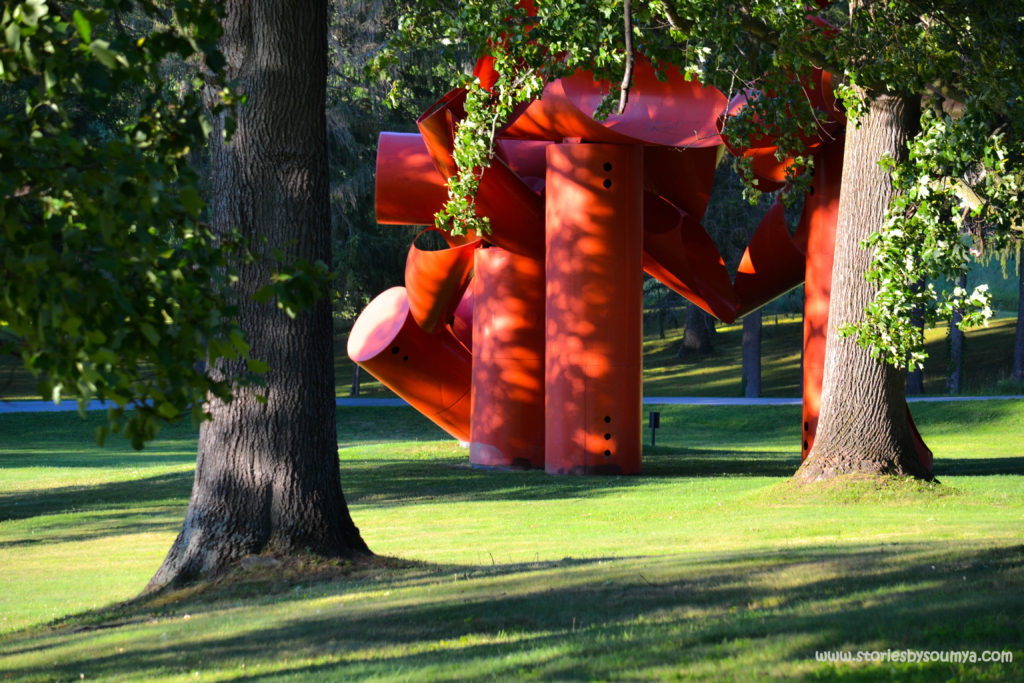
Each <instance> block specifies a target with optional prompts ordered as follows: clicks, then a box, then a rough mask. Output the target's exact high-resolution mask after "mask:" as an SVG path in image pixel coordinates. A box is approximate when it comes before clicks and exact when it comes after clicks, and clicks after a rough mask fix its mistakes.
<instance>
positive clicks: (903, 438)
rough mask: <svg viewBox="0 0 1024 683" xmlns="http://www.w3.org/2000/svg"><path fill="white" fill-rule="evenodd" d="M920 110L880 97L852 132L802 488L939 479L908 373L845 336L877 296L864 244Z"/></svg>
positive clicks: (800, 476)
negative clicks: (925, 463)
mask: <svg viewBox="0 0 1024 683" xmlns="http://www.w3.org/2000/svg"><path fill="white" fill-rule="evenodd" d="M919 106H920V105H919V102H918V101H917V100H913V99H907V98H903V97H899V96H894V95H881V96H877V97H874V98H873V99H871V100H870V109H869V111H868V112H867V113H866V114H865V116H864V118H863V120H862V121H861V124H860V127H854V126H852V125H851V126H850V127H849V128H848V130H847V137H846V156H845V158H844V161H843V185H842V194H841V196H840V200H839V221H838V225H837V233H836V247H835V265H834V267H833V272H832V298H831V302H830V304H829V322H828V338H827V341H826V352H825V374H824V380H823V385H822V396H821V413H820V416H819V420H818V430H817V434H816V436H815V440H814V446H813V447H812V448H811V452H810V453H809V454H808V456H807V459H806V460H805V461H804V463H803V465H801V466H800V469H799V470H798V471H797V473H796V475H795V478H796V479H797V480H798V481H803V482H812V481H818V480H823V479H829V478H832V477H835V476H838V475H841V474H850V473H863V474H871V475H897V474H909V475H913V476H915V477H920V478H922V479H932V475H931V474H930V473H929V472H927V471H926V470H925V469H924V468H923V467H921V465H920V464H919V463H918V461H917V455H916V453H915V450H914V441H913V438H912V436H911V431H910V426H909V423H908V421H907V413H906V407H905V385H906V373H905V372H902V371H900V370H897V369H896V368H895V367H893V366H891V365H889V364H885V363H881V362H879V361H876V360H874V359H872V358H871V356H870V355H869V354H868V352H867V351H866V350H864V349H862V348H861V347H860V346H858V345H857V344H856V342H855V341H854V340H853V339H851V338H846V337H842V336H840V334H839V332H838V328H839V326H841V325H842V324H843V323H846V322H853V321H856V320H859V319H861V318H862V317H863V315H864V308H865V306H866V305H867V304H868V302H869V301H870V300H871V299H872V297H873V295H874V287H873V286H872V285H871V284H870V283H868V282H867V281H866V280H865V279H864V273H865V271H866V270H867V267H868V265H869V263H870V260H871V253H870V252H869V251H867V250H864V249H861V247H860V243H861V240H863V239H864V238H865V237H867V236H868V235H869V234H870V233H871V232H872V231H873V230H875V229H877V228H878V227H879V226H880V225H881V224H882V218H883V215H884V213H885V210H886V207H887V206H888V205H889V202H890V200H891V199H892V197H893V193H894V190H893V187H892V184H891V182H890V180H889V176H888V174H887V173H886V172H885V171H884V170H883V169H881V168H880V167H879V166H878V160H879V159H880V158H881V156H882V155H883V154H884V153H886V152H888V153H890V154H892V155H893V156H894V157H897V158H903V157H904V156H905V153H906V143H907V141H908V139H909V138H910V137H911V135H912V134H913V133H914V132H915V131H916V129H917V125H918V122H919V119H920V109H919Z"/></svg>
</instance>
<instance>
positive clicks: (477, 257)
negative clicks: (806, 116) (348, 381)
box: [348, 57, 931, 474]
mask: <svg viewBox="0 0 1024 683" xmlns="http://www.w3.org/2000/svg"><path fill="white" fill-rule="evenodd" d="M476 73H477V75H478V76H480V78H481V81H482V82H483V83H484V84H485V85H486V84H487V82H488V81H489V80H490V79H492V78H493V75H492V74H493V72H492V67H491V64H490V62H489V60H488V59H487V58H484V59H482V60H480V62H479V63H478V65H477V70H476ZM830 80H831V77H830V75H829V74H828V73H827V72H823V71H820V70H817V71H815V72H814V73H813V74H812V77H811V83H810V84H809V87H807V88H806V89H805V90H806V92H807V94H808V98H809V99H810V100H811V102H812V104H813V105H814V106H815V107H816V108H817V109H818V111H819V113H820V116H821V120H822V121H823V124H822V130H821V134H820V135H819V137H818V138H816V139H813V140H807V141H806V143H807V152H808V153H810V154H813V155H814V160H815V163H814V177H813V179H812V183H811V188H810V190H809V191H808V193H807V197H806V201H805V204H804V208H803V214H802V215H801V217H800V222H799V226H798V228H797V230H796V232H795V234H793V235H791V234H790V232H789V229H788V227H787V225H786V221H785V217H784V214H783V208H782V205H781V204H776V205H774V206H773V207H772V208H771V209H770V210H769V211H768V213H767V214H766V215H765V216H764V218H763V220H762V221H761V223H760V225H759V227H758V229H757V231H756V232H755V234H754V236H753V237H752V239H751V241H750V244H749V246H748V247H747V250H746V253H745V254H744V255H743V259H742V262H741V264H740V266H739V269H738V272H737V273H736V274H735V276H733V277H730V274H729V272H728V271H727V270H726V267H725V264H724V261H723V259H722V257H721V255H720V254H719V252H718V249H717V247H716V246H715V244H714V242H713V241H712V239H711V237H710V236H709V235H708V233H707V232H706V231H705V230H704V228H703V226H702V225H701V223H700V221H701V219H702V218H703V215H704V211H705V209H706V207H707V203H708V199H709V197H710V194H711V184H712V179H713V176H714V169H715V166H716V164H717V163H718V159H719V156H720V154H721V153H722V151H723V148H724V149H727V150H728V151H729V152H731V153H733V154H737V155H743V156H746V157H749V158H751V160H752V162H753V168H754V173H755V177H756V178H757V182H758V187H759V189H761V190H762V191H765V192H768V191H772V190H775V189H778V188H779V187H781V186H782V185H783V183H784V181H785V179H786V172H787V169H788V168H789V167H790V166H791V165H792V160H791V159H784V160H782V161H779V160H777V159H776V158H775V152H776V146H775V145H774V143H773V141H772V139H771V137H770V136H769V135H764V136H763V137H761V138H759V139H757V140H752V141H750V142H749V144H747V145H745V146H744V145H738V144H736V143H735V141H731V140H728V139H725V138H723V136H722V135H721V125H722V120H723V116H724V115H727V114H728V113H730V112H735V111H737V110H738V108H740V107H742V106H743V105H744V102H745V100H744V99H743V97H738V98H735V99H734V100H733V101H732V102H728V101H727V100H726V97H725V96H724V95H722V93H721V92H719V91H718V90H716V89H714V88H710V87H703V86H700V85H699V84H697V83H696V82H692V81H687V80H685V79H684V78H683V77H682V76H681V75H680V74H679V73H678V72H675V73H672V72H670V73H669V74H668V78H667V79H666V80H664V81H662V80H659V79H658V78H657V77H656V75H655V71H654V69H653V68H652V66H651V65H650V64H649V63H647V62H645V61H644V60H643V59H642V58H639V57H638V58H637V61H636V65H635V78H634V82H633V85H632V88H631V90H630V97H629V103H628V106H627V107H626V109H625V111H624V112H623V113H621V114H619V115H613V116H610V117H608V118H607V119H606V120H604V121H596V120H594V117H593V112H594V110H595V108H596V107H597V105H598V104H599V103H600V102H601V100H602V99H603V98H604V96H605V94H606V93H607V92H608V87H607V84H603V83H599V82H596V81H595V80H594V77H593V76H592V75H591V74H589V73H585V72H579V73H576V74H575V75H573V76H571V77H568V78H563V79H561V80H558V81H555V82H553V83H551V84H549V85H548V86H547V88H546V89H545V91H544V93H543V95H542V97H541V98H540V99H538V100H536V101H534V102H532V103H531V104H530V105H529V106H527V107H525V108H524V109H523V110H522V111H521V113H520V114H519V115H518V116H517V117H516V118H515V120H513V121H511V122H510V123H508V124H507V125H506V126H505V128H504V129H503V130H502V131H501V133H500V135H499V136H498V141H497V144H496V155H495V158H494V161H493V165H492V166H491V167H490V168H489V169H487V170H486V171H484V173H483V175H482V177H481V180H480V190H479V193H478V194H477V196H476V198H475V203H474V206H475V210H476V212H477V213H478V214H479V215H481V216H487V217H488V218H489V219H490V224H491V232H490V233H488V234H487V235H482V236H469V237H466V236H451V235H446V238H447V240H448V243H449V248H448V249H445V250H441V251H435V252H427V251H422V250H420V249H419V248H417V247H416V245H415V243H414V244H413V245H412V247H411V249H410V251H409V257H408V262H407V266H406V287H405V288H402V287H396V288H393V289H390V290H388V291H387V292H384V293H383V294H381V295H380V296H379V297H377V299H375V300H374V301H373V302H372V303H371V304H370V305H369V306H368V307H367V308H366V310H365V311H363V313H362V314H361V315H360V317H359V319H358V320H357V321H356V324H355V326H354V328H353V330H352V334H351V336H350V337H349V343H348V352H349V356H350V357H351V358H352V359H353V360H354V361H355V362H356V363H358V364H359V365H360V366H362V367H363V368H365V369H366V370H367V371H368V372H370V373H371V374H372V375H374V376H375V377H376V378H377V379H379V380H380V381H381V382H382V383H383V384H385V385H386V386H388V387H389V388H391V389H392V390H393V391H394V392H395V393H396V394H398V395H399V396H401V397H402V398H404V399H406V400H407V401H408V402H409V403H410V404H412V405H413V406H414V407H416V408H417V409H418V410H420V411H421V412H423V413H424V414H425V415H426V416H427V417H429V418H430V419H431V420H433V421H434V422H435V423H436V424H438V426H440V427H441V428H442V429H444V430H445V431H447V432H448V433H449V434H451V435H452V436H454V437H455V438H457V439H460V440H462V441H466V442H468V443H469V446H470V451H469V453H470V462H471V463H472V464H473V465H476V466H481V467H496V468H540V467H544V468H545V469H546V470H547V471H548V472H550V473H552V474H637V473H639V472H640V468H641V463H640V459H641V458H640V456H641V451H642V445H641V438H642V433H641V418H642V415H641V403H642V401H641V365H642V346H641V342H642V304H643V300H642V278H643V273H644V272H647V273H648V274H650V275H651V276H653V277H655V278H657V279H658V280H660V281H661V282H663V283H665V284H666V285H667V286H668V287H670V288H672V289H673V290H675V291H677V292H679V293H680V294H682V295H683V296H684V297H686V298H687V299H689V300H690V301H692V302H694V303H695V304H696V305H698V306H700V307H701V308H703V309H704V310H706V311H708V312H709V313H711V314H712V315H714V316H716V317H717V318H719V319H720V320H722V321H725V322H732V321H734V320H735V319H736V318H737V317H738V316H742V315H745V314H746V313H749V312H751V311H753V310H755V309H757V308H759V307H761V306H763V305H765V304H766V303H768V302H769V301H771V300H773V299H775V298H776V297H778V296H781V295H782V294H784V293H786V292H787V291H789V290H790V289H793V288H794V287H797V286H799V285H800V284H801V283H804V284H805V304H804V348H803V357H804V395H803V437H802V441H803V444H802V445H803V455H804V457H806V456H807V453H808V451H809V450H810V448H811V445H812V444H813V442H814V434H815V430H816V427H817V419H818V409H819V405H820V395H821V382H822V369H823V363H824V357H825V339H826V326H827V324H828V301H829V289H830V286H831V279H832V278H831V276H832V256H833V251H834V247H835V226H836V219H837V212H838V203H839V189H840V181H841V175H842V163H843V124H844V123H845V119H844V117H843V114H842V111H841V110H840V109H839V108H838V107H837V106H836V103H835V100H834V99H833V98H831V97H830V95H829V93H830V92H831V85H830ZM464 101H465V91H464V90H459V89H457V90H453V91H452V92H450V93H448V94H447V95H445V96H444V97H443V98H441V100H439V101H438V102H437V103H436V104H434V105H433V106H432V107H430V109H428V110H427V112H426V113H425V114H424V115H423V116H421V117H420V119H419V120H418V121H417V124H418V127H419V130H420V133H419V134H407V133H383V134H382V135H381V136H380V144H379V147H378V153H377V186H376V210H377V220H378V221H380V222H381V223H391V224H412V225H431V224H433V221H434V213H435V212H436V211H437V210H438V209H439V208H440V207H441V206H442V204H443V203H444V202H445V201H446V199H447V181H446V179H447V178H449V177H451V176H453V175H454V174H455V163H454V161H453V159H452V150H453V146H454V134H455V128H456V126H457V125H458V122H459V121H460V119H461V118H462V117H464V115H465V112H464V110H463V102H464ZM795 170H796V171H801V169H795ZM474 272H475V275H474ZM908 414H909V413H908ZM911 424H913V422H911ZM913 431H914V435H915V439H916V442H917V445H918V457H919V459H920V460H921V462H922V463H923V464H924V465H925V466H926V467H928V468H930V467H931V452H930V451H929V450H928V448H927V447H926V446H925V445H924V442H923V441H922V440H921V438H920V436H919V435H918V434H917V432H916V429H914V430H913Z"/></svg>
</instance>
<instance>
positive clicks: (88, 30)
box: [72, 9, 92, 43]
mask: <svg viewBox="0 0 1024 683" xmlns="http://www.w3.org/2000/svg"><path fill="white" fill-rule="evenodd" d="M72 19H73V20H74V22H75V28H76V29H78V35H80V36H82V41H83V42H86V43H88V42H90V41H91V40H92V24H91V23H90V22H89V20H88V19H86V18H85V15H84V14H82V11H81V10H77V9H76V10H75V13H74V14H73V15H72Z"/></svg>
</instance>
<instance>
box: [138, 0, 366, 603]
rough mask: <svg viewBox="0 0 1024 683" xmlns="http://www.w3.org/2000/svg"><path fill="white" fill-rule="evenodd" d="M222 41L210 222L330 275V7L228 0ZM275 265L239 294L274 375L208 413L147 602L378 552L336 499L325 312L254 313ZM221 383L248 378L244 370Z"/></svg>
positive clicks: (254, 348) (263, 264)
mask: <svg viewBox="0 0 1024 683" xmlns="http://www.w3.org/2000/svg"><path fill="white" fill-rule="evenodd" d="M224 30H225V33H224V36H223V38H222V41H223V42H222V50H223V52H224V55H225V57H226V58H227V60H228V66H227V73H226V79H227V80H228V81H232V80H234V81H236V83H237V87H238V89H239V90H240V91H241V92H242V93H243V94H244V95H245V96H246V97H247V100H248V101H247V103H246V105H245V106H242V107H240V108H239V109H238V110H237V112H236V116H237V130H236V131H235V133H234V136H233V137H232V138H231V141H230V142H229V143H228V144H224V143H223V142H221V131H222V130H223V123H224V122H223V120H222V121H221V122H220V124H219V128H218V129H217V130H215V131H214V133H213V136H212V143H211V147H212V193H211V196H212V207H211V208H212V214H213V221H214V224H215V226H216V227H217V229H218V230H220V231H222V232H227V231H229V230H232V229H238V230H239V231H240V232H241V233H242V234H243V235H244V236H246V237H248V238H250V239H252V240H253V242H254V245H255V247H256V248H257V249H260V250H262V251H264V252H265V253H266V254H268V255H269V254H272V253H273V252H274V251H275V250H279V255H283V260H284V262H285V263H286V264H287V262H288V261H290V260H293V259H300V258H301V259H305V260H307V261H309V262H314V261H316V260H321V261H324V262H326V263H330V233H331V226H330V218H329V204H328V174H327V171H328V168H327V156H326V155H327V140H326V121H325V114H324V111H325V108H324V100H325V88H326V73H327V3H326V2H324V1H323V0H301V1H300V2H285V1H284V0H259V1H256V2H248V1H243V0H230V1H229V2H227V3H226V17H225V19H224ZM264 240H265V242H264ZM274 267H275V262H274V259H273V258H272V257H270V256H268V257H267V258H264V259H261V260H260V261H258V262H257V263H253V264H248V265H244V266H242V267H241V269H240V273H239V282H238V291H237V294H238V322H239V324H240V325H241V326H242V328H243V329H244V330H245V332H246V334H247V336H248V342H249V344H250V345H251V351H250V354H251V356H252V357H254V358H258V359H260V360H263V361H265V362H267V363H268V364H269V365H270V368H271V369H270V370H269V371H268V372H267V373H266V375H265V382H266V386H265V387H262V388H260V387H240V388H239V389H238V390H237V392H236V398H235V399H234V400H233V401H232V402H230V403H223V402H220V401H215V400H214V401H211V402H210V405H209V411H210V413H212V415H213V418H214V419H213V420H212V421H210V422H206V423H204V424H203V425H202V427H201V428H200V432H199V449H198V460H197V463H196V474H195V482H194V484H193V488H192V496H191V499H190V501H189V505H188V510H187V512H186V518H185V522H184V524H183V526H182V529H181V532H180V533H179V535H178V537H177V540H175V542H174V545H173V546H172V547H171V549H170V552H169V553H168V554H167V557H166V559H165V560H164V562H163V565H162V566H161V567H160V569H159V570H158V571H157V573H156V575H155V576H154V577H153V579H152V580H151V581H150V583H149V586H148V588H147V590H156V589H160V588H163V587H165V586H173V585H177V584H181V583H184V582H187V581H190V580H193V579H196V578H199V577H207V576H212V575H216V574H217V573H219V572H222V571H223V570H225V569H227V568H229V567H230V566H232V564H233V563H234V562H235V561H237V560H239V559H240V558H242V557H244V556H246V555H251V554H258V553H264V552H272V553H276V554H297V553H307V552H312V553H315V554H319V555H323V556H329V557H354V556H357V555H369V554H370V551H369V549H368V548H367V547H366V544H365V543H364V542H363V540H362V538H361V537H360V535H359V531H358V529H357V528H356V527H355V525H354V524H353V522H352V519H351V517H350V515H349V512H348V508H347V506H346V503H345V498H344V495H343V494H342V490H341V482H340V477H339V467H338V450H337V433H336V426H335V401H334V367H333V344H332V341H333V322H332V316H331V306H330V302H329V301H328V300H327V298H326V297H325V298H321V299H320V300H319V301H317V302H316V303H315V304H314V305H313V306H312V307H311V308H310V309H308V310H306V311H304V312H301V313H299V314H298V315H296V316H295V317H294V318H291V317H289V316H288V315H286V314H285V313H284V312H283V311H282V310H280V309H279V308H278V307H276V306H275V304H274V303H273V302H268V303H257V302H256V301H254V300H253V299H252V295H253V293H254V292H255V291H256V290H257V289H258V288H260V287H261V286H262V285H264V284H266V283H267V282H268V281H269V278H270V275H271V272H272V271H273V270H274ZM216 371H217V372H221V373H224V374H225V375H226V376H228V377H231V378H240V377H242V376H244V375H245V373H246V367H245V364H244V363H243V362H232V363H222V364H220V365H219V366H218V367H217V368H216ZM264 396H265V400H263V398H261V397H264Z"/></svg>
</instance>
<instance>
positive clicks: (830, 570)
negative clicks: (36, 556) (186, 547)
mask: <svg viewBox="0 0 1024 683" xmlns="http://www.w3.org/2000/svg"><path fill="white" fill-rule="evenodd" d="M307 592H308V593H313V595H312V597H311V598H310V602H309V604H308V606H307V605H306V603H305V601H306V600H307V598H305V596H304V594H305V593H307ZM391 592H393V593H396V595H397V596H398V597H395V598H388V597H387V596H388V595H389V593H391ZM255 602H256V604H257V605H261V604H266V605H267V607H268V609H273V610H276V613H278V614H280V615H282V616H280V617H279V618H276V619H274V620H272V623H257V622H256V621H253V620H247V619H246V618H244V617H242V618H238V617H236V618H235V620H234V621H231V620H230V619H228V620H226V621H225V619H227V617H226V616H225V615H226V614H227V613H228V612H230V611H232V610H237V609H239V608H240V607H241V605H240V604H239V600H238V597H237V596H229V597H227V598H225V599H224V600H217V599H215V598H213V597H212V596H209V595H208V596H206V599H205V600H204V601H186V602H183V603H179V604H172V605H166V606H165V607H164V608H162V609H161V610H157V611H154V610H153V609H152V608H150V607H147V606H146V605H145V604H143V603H139V604H136V605H134V606H128V607H126V608H122V609H120V610H117V611H116V612H114V613H112V614H111V615H110V618H109V619H108V623H109V625H110V628H124V629H126V635H127V634H128V633H130V634H131V636H132V637H131V638H125V639H123V640H120V641H117V643H115V645H118V644H119V645H120V646H121V647H122V648H123V649H122V651H118V652H115V647H114V645H111V642H112V641H111V640H110V636H109V629H108V630H107V634H106V635H97V634H95V633H93V632H91V631H79V632H74V630H73V625H71V624H69V625H67V626H62V627H58V628H56V629H55V630H51V631H48V632H43V633H40V632H38V631H37V632H26V633H24V634H15V635H14V636H12V637H10V638H8V639H6V642H0V656H12V655H14V654H16V653H32V652H36V653H38V652H45V651H47V650H49V651H50V652H49V653H48V654H47V656H46V657H44V658H42V659H45V660H46V661H45V662H44V661H42V659H40V661H39V663H38V664H37V665H32V666H22V667H8V668H7V670H8V671H9V672H10V674H11V675H12V676H13V677H14V678H22V677H47V678H58V679H65V678H75V677H77V676H78V675H79V673H85V674H86V676H87V677H89V678H93V677H105V676H116V675H124V674H125V673H126V672H131V674H132V675H135V676H139V677H155V676H161V675H167V674H174V673H187V672H191V671H194V670H198V671H202V672H207V671H209V670H211V669H213V670H214V671H217V670H232V671H233V672H234V675H237V676H240V677H246V676H245V675H244V669H242V668H241V667H242V664H243V663H245V664H246V665H247V666H248V667H249V668H250V669H251V668H252V667H254V666H262V667H266V669H267V670H266V671H265V672H263V673H259V674H254V675H249V676H248V678H250V679H259V678H267V679H276V678H279V677H281V676H316V677H320V678H326V679H333V678H336V677H345V678H362V677H374V678H385V679H393V678H405V679H410V680H413V679H419V680H423V679H439V680H456V679H459V678H497V679H504V680H516V679H522V678H524V677H534V678H540V679H547V680H592V679H614V678H626V679H634V678H665V677H672V676H678V675H685V676H692V677H695V678H712V679H720V678H730V679H732V678H736V679H747V680H750V679H752V678H753V677H755V676H757V675H759V674H760V675H764V674H769V675H772V676H781V677H785V676H787V675H793V674H800V675H803V676H813V677H814V678H824V679H831V678H841V677H849V676H850V675H851V674H852V675H854V676H855V677H863V678H872V677H873V678H877V677H878V676H883V677H884V676H887V675H889V676H891V675H895V674H898V673H899V672H900V671H901V669H899V668H898V667H897V668H896V669H892V668H891V667H890V668H885V667H881V668H880V667H879V666H877V665H872V666H871V667H868V668H864V669H857V670H851V669H850V668H849V667H844V666H842V665H839V666H837V665H829V664H816V663H815V660H814V657H815V652H816V651H825V650H852V651H856V650H879V649H881V650H885V649H887V648H892V649H897V648H899V649H906V648H909V649H922V650H929V651H932V650H936V651H943V650H961V651H962V650H976V651H978V652H979V653H980V652H981V651H983V650H1010V649H1016V651H1017V654H1018V657H1019V656H1020V654H1021V650H1020V644H1021V642H1024V625H1022V623H1021V622H1020V620H1019V618H1018V616H1019V614H1021V613H1022V611H1024V548H1022V547H1021V546H1004V547H963V546H951V545H949V544H943V543H939V542H935V543H921V544H901V545H896V546H894V545H882V546H866V545H861V546H849V547H810V548H804V549H793V550H790V549H787V550H783V551H778V552H767V553H744V552H739V553H727V554H698V555H678V556H661V557H632V558H604V559H601V560H584V561H576V562H567V563H563V562H542V563H533V564H530V565H516V566H510V567H497V568H488V567H477V568H472V567H469V568H467V567H448V566H442V567H438V566H420V567H418V568H414V569H399V570H394V571H386V572H381V573H379V574H378V575H374V576H370V577H366V578H364V579H362V580H359V581H336V582H332V583H327V584H322V585H319V586H309V585H306V586H299V587H298V588H295V587H292V588H290V589H289V590H287V591H286V592H284V593H279V594H277V595H275V596H263V597H262V598H259V599H258V600H256V601H255ZM314 606H315V609H314ZM186 614H187V615H189V616H190V617H191V619H192V620H193V621H192V622H190V623H189V624H183V623H182V620H183V619H184V618H185V615H186ZM257 614H258V612H253V613H252V616H256V615H257ZM97 616H99V615H97ZM204 620H207V621H204ZM101 623H102V621H101V622H100V624H101ZM98 625H99V624H98ZM94 641H95V643H96V646H95V647H92V646H91V645H90V643H92V642H94ZM101 642H102V643H105V644H101ZM65 650H67V651H70V652H74V653H75V660H74V661H68V660H67V659H63V654H64V652H65ZM285 660H287V661H285ZM1011 666H1012V665H1011ZM1017 666H1018V667H1019V664H1018V665H1017ZM911 669H912V671H911ZM902 671H903V673H914V674H916V675H918V676H923V677H924V678H923V679H925V678H927V677H928V676H930V675H932V674H939V673H943V672H944V676H945V677H946V678H949V677H950V676H952V677H954V678H957V677H959V674H963V673H964V672H972V671H976V672H979V673H982V674H986V675H989V676H992V677H993V680H995V679H1001V680H1003V679H1006V677H1007V676H1011V677H1012V676H1013V675H1016V676H1017V677H1018V678H1019V677H1020V675H1021V672H1020V670H1019V668H1018V669H1013V668H999V665H992V664H978V665H977V667H976V668H974V669H970V668H968V669H956V668H953V669H950V665H948V664H941V665H935V666H932V665H920V666H917V667H909V666H907V667H903V669H902ZM923 679H922V680H923Z"/></svg>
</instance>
